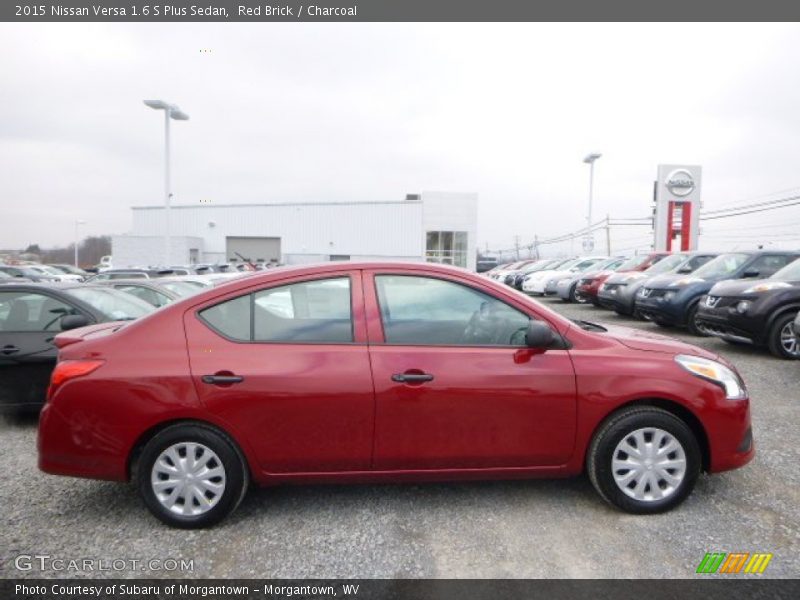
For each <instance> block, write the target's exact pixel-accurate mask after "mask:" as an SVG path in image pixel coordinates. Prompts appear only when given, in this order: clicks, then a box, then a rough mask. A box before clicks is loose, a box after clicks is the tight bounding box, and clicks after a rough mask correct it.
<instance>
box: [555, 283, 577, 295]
mask: <svg viewBox="0 0 800 600" xmlns="http://www.w3.org/2000/svg"><path fill="white" fill-rule="evenodd" d="M574 283H575V281H574V280H573V279H562V280H561V281H559V282H558V285H557V286H556V295H557V296H558V297H559V298H561V299H562V300H569V299H570V298H569V296H570V290H571V289H572V285H573V284H574Z"/></svg>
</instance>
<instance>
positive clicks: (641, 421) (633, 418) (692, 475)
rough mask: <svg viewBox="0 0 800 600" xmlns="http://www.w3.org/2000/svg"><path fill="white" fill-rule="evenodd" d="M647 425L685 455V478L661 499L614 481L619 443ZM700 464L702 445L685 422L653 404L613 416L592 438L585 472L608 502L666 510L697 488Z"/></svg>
mask: <svg viewBox="0 0 800 600" xmlns="http://www.w3.org/2000/svg"><path fill="white" fill-rule="evenodd" d="M644 428H657V429H660V430H663V431H664V432H667V433H668V434H670V435H671V436H672V437H673V438H674V439H675V440H677V442H678V443H679V444H680V446H681V448H682V450H683V453H684V455H685V457H686V459H685V465H686V470H685V473H684V475H683V479H682V480H681V481H680V483H679V484H678V485H677V487H675V489H674V490H672V491H671V492H670V493H669V494H668V495H667V496H666V497H664V498H661V499H651V500H638V499H636V498H633V497H631V496H629V495H628V494H627V493H625V492H623V491H622V489H621V488H620V487H619V486H618V485H617V483H616V482H615V481H614V473H613V469H612V459H613V456H614V452H615V450H616V449H617V445H618V444H619V443H620V442H621V441H623V440H624V439H625V438H626V437H628V436H631V435H632V434H633V433H634V432H635V431H637V430H639V429H644ZM651 439H652V438H651ZM701 466H702V460H701V454H700V447H699V445H698V443H697V439H696V438H695V436H694V434H693V433H692V431H691V429H689V427H688V426H687V425H686V423H684V422H683V421H682V420H681V419H679V418H678V417H676V416H675V415H673V414H672V413H670V412H667V411H665V410H662V409H660V408H654V407H650V406H646V407H634V408H627V409H623V410H621V411H620V412H618V413H615V414H613V415H611V416H610V417H609V418H608V419H607V420H606V421H605V422H604V423H603V424H602V425H601V426H600V428H599V429H598V430H597V432H596V433H595V435H594V437H593V438H592V443H591V445H590V446H589V451H588V454H587V457H586V471H587V473H588V474H589V479H590V480H591V482H592V485H594V487H595V489H596V490H597V492H598V493H599V494H600V496H601V497H602V498H603V499H604V500H605V501H606V502H608V503H609V504H612V505H614V506H616V507H617V508H620V509H622V510H624V511H626V512H630V513H635V514H653V513H659V512H665V511H668V510H671V509H673V508H675V507H676V506H678V505H679V504H680V503H681V502H683V501H684V500H685V499H686V497H687V496H688V495H689V494H690V493H691V491H692V489H693V488H694V485H695V483H696V482H697V477H698V476H699V474H700V469H701ZM634 481H635V480H634ZM647 485H650V484H649V483H648V484H647ZM645 489H649V488H647V487H646V488H645Z"/></svg>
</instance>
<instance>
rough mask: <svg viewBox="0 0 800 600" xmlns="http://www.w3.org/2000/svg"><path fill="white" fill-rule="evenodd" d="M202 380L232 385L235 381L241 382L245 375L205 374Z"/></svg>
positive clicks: (214, 383)
mask: <svg viewBox="0 0 800 600" xmlns="http://www.w3.org/2000/svg"><path fill="white" fill-rule="evenodd" d="M200 380H201V381H202V382H203V383H210V384H212V385H226V384H227V385H231V384H233V383H241V382H243V381H244V377H242V376H241V375H203V376H202V377H201V378H200Z"/></svg>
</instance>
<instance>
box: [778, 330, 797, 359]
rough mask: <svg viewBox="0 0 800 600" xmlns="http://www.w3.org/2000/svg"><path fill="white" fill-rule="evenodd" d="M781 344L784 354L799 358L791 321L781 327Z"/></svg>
mask: <svg viewBox="0 0 800 600" xmlns="http://www.w3.org/2000/svg"><path fill="white" fill-rule="evenodd" d="M781 346H783V349H784V350H785V351H786V354H789V355H790V356H795V357H798V358H800V347H799V346H800V345H799V344H798V343H797V337H796V336H795V334H794V324H793V323H787V324H786V325H785V326H784V328H783V329H781Z"/></svg>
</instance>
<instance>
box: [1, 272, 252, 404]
mask: <svg viewBox="0 0 800 600" xmlns="http://www.w3.org/2000/svg"><path fill="white" fill-rule="evenodd" d="M58 267H64V268H65V269H64V270H63V271H60V270H57V269H58ZM67 267H69V265H32V264H26V265H0V410H2V411H4V412H20V411H27V410H38V409H39V408H40V407H41V405H42V403H43V402H44V399H45V395H46V391H47V386H48V384H49V382H50V374H51V372H52V370H53V367H54V366H55V362H56V356H57V350H56V348H55V346H54V345H53V343H52V342H53V339H54V337H55V336H56V335H57V334H58V333H60V332H62V331H68V330H71V329H76V328H78V327H84V326H87V325H93V324H98V323H107V322H112V321H128V320H133V319H137V318H139V317H142V316H144V315H146V314H149V313H150V312H152V311H154V310H156V309H157V308H159V307H162V306H165V305H167V304H170V303H172V302H175V301H176V300H179V299H181V298H185V297H187V296H191V295H193V294H196V293H198V292H200V291H202V290H204V289H207V288H208V287H210V286H215V285H219V284H222V283H225V282H228V281H231V280H232V279H236V278H240V277H246V276H247V275H248V273H240V272H237V271H233V272H230V273H225V272H220V271H219V270H215V269H208V270H207V273H206V274H202V272H201V274H197V273H192V272H191V270H192V268H191V267H187V268H178V267H176V268H173V269H125V270H123V269H110V270H106V271H103V272H101V273H98V274H95V275H92V274H91V273H87V272H85V271H80V270H79V269H75V267H69V268H67Z"/></svg>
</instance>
